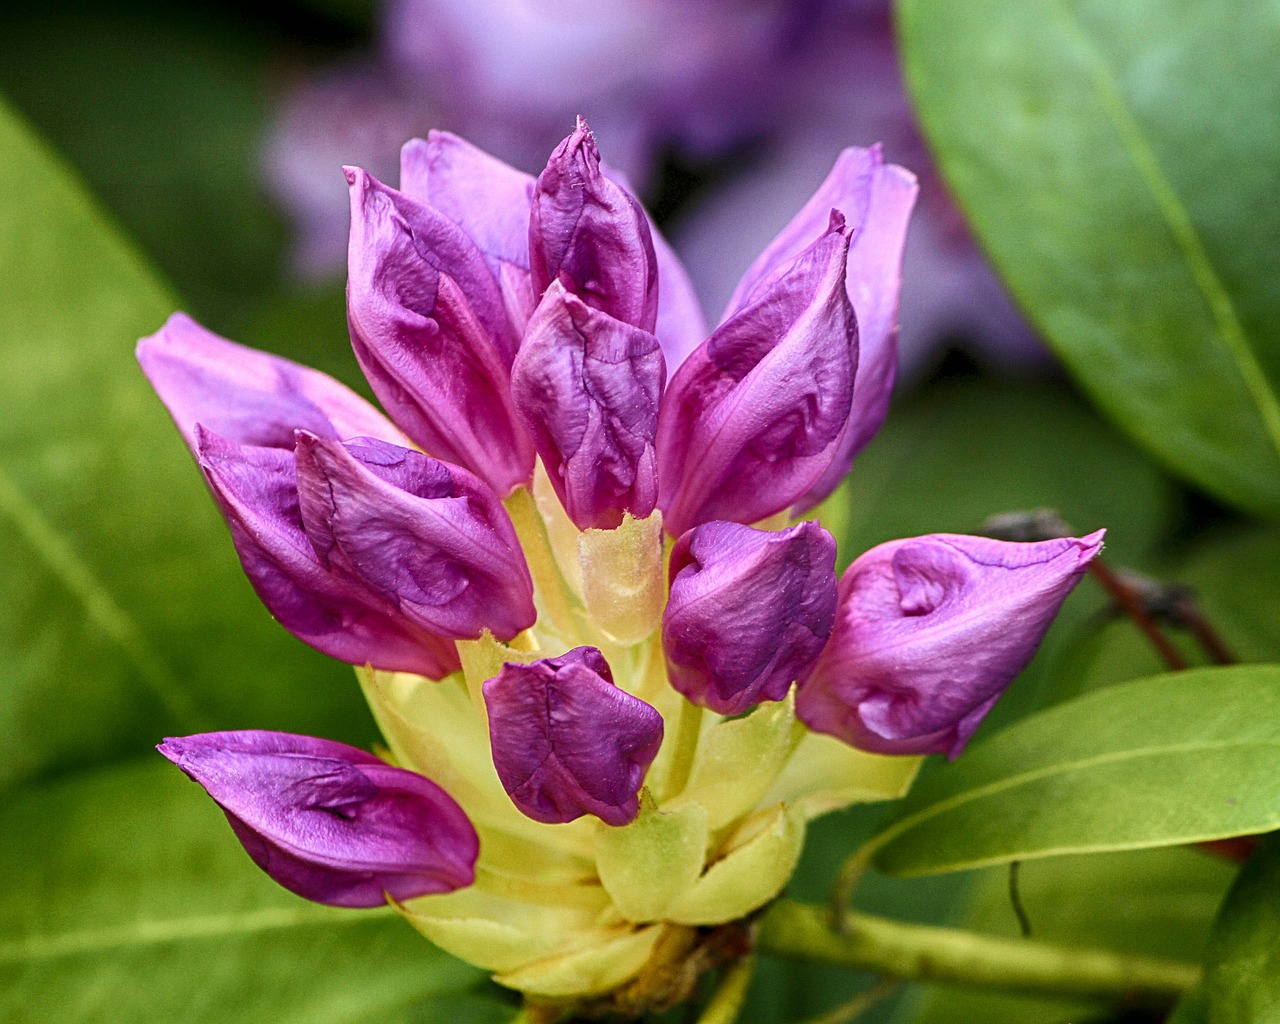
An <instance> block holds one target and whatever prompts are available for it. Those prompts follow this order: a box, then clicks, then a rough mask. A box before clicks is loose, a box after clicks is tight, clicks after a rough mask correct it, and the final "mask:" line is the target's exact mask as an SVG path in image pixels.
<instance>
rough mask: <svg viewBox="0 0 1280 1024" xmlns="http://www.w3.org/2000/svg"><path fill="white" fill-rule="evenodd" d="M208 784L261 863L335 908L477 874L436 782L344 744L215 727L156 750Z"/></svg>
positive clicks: (457, 811)
mask: <svg viewBox="0 0 1280 1024" xmlns="http://www.w3.org/2000/svg"><path fill="white" fill-rule="evenodd" d="M157 749H158V750H159V751H160V752H161V753H162V754H164V756H165V757H167V758H168V759H169V760H170V761H172V762H173V763H174V764H176V765H177V766H178V767H179V768H181V769H182V770H183V771H184V772H186V773H187V775H189V776H190V777H191V778H192V779H194V780H195V781H196V782H198V783H199V784H200V785H201V786H203V787H204V789H205V791H206V792H207V793H208V794H209V795H210V796H211V797H212V798H213V799H214V800H215V801H216V802H217V804H218V805H219V806H220V807H221V808H222V810H223V811H224V812H225V813H226V815H227V820H228V821H230V822H231V827H232V828H233V829H234V830H235V833H236V835H237V836H238V837H239V839H240V842H241V843H242V844H243V845H244V848H245V850H246V851H247V852H248V853H249V856H250V857H252V858H253V860H254V861H255V863H257V865H258V867H260V868H262V870H263V871H265V872H266V873H267V874H268V875H270V876H271V877H272V878H273V879H275V880H276V881H277V882H279V883H280V884H281V885H283V886H284V887H285V888H286V889H289V890H290V891H292V892H295V893H297V894H298V895H299V896H303V897H305V898H306V899H309V900H314V901H315V902H317V903H327V904H329V905H331V906H335V907H377V906H382V905H384V904H385V903H386V901H387V898H388V897H390V898H392V899H397V900H405V899H411V898H413V897H415V896H426V895H428V894H430V893H442V892H452V891H453V890H454V889H461V888H463V887H464V886H468V885H470V884H471V883H472V882H473V881H474V880H475V863H476V858H477V856H478V855H479V852H480V843H479V839H478V837H477V836H476V832H475V829H474V828H473V827H472V825H471V822H470V821H468V820H467V816H466V815H465V814H464V813H463V811H462V808H460V807H459V806H458V805H457V804H456V803H455V802H454V801H453V799H452V798H451V797H450V796H449V795H448V794H447V793H446V792H445V791H444V790H442V789H441V788H440V787H439V786H437V785H436V784H435V783H433V782H431V781H430V780H428V779H425V778H423V777H422V776H421V775H418V774H416V773H415V772H410V771H405V770H404V769H402V768H394V767H392V766H391V765H389V764H385V763H384V762H382V761H380V760H379V759H378V758H376V757H374V756H373V755H371V754H367V753H365V752H364V751H363V750H357V749H356V748H355V747H348V746H347V745H346V744H344V743H334V742H331V741H329V740H321V739H315V738H313V737H310V736H295V735H292V734H290V733H282V732H262V731H245V732H213V733H203V734H200V735H196V736H186V737H181V738H171V739H166V740H165V741H164V742H163V743H162V744H160V746H159V747H158V748H157Z"/></svg>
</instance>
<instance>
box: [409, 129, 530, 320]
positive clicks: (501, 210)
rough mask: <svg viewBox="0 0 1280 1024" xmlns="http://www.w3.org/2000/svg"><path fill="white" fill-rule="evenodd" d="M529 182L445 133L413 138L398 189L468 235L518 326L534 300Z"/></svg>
mask: <svg viewBox="0 0 1280 1024" xmlns="http://www.w3.org/2000/svg"><path fill="white" fill-rule="evenodd" d="M533 180H534V179H533V176H532V175H529V174H525V173H524V172H523V171H517V170H516V169H515V168H514V167H510V166H508V165H507V164H504V163H503V162H502V161H501V160H498V159H497V158H496V157H492V156H490V155H489V154H488V153H486V152H484V151H483V150H481V149H477V148H476V147H475V146H473V145H471V143H469V142H467V141H466V140H464V139H460V138H458V137H457V136H456V135H451V134H449V133H448V132H431V134H429V135H428V136H427V138H426V140H425V141H424V140H422V139H412V140H411V141H409V142H407V143H405V145H404V148H403V149H401V150H400V191H401V192H403V193H404V194H405V195H407V196H409V197H410V198H411V199H416V200H417V201H418V202H420V203H424V204H425V205H427V206H432V207H435V209H437V210H439V211H440V212H441V213H443V214H444V215H445V216H446V217H448V218H449V219H450V220H452V221H453V222H454V223H455V224H457V225H458V226H459V227H460V228H462V230H463V231H465V232H466V233H467V234H468V235H469V236H470V237H471V240H472V241H473V242H475V244H476V245H477V247H479V249H480V251H481V252H482V253H484V255H485V259H486V260H487V261H488V263H489V269H490V270H492V271H493V276H494V277H495V278H497V280H498V284H499V286H500V287H501V288H502V291H503V295H504V297H505V299H506V303H507V312H508V314H510V316H511V322H512V323H514V324H515V325H516V326H517V327H521V326H523V325H524V322H525V321H526V320H528V319H529V314H530V312H532V310H533V306H534V301H535V300H534V293H533V285H532V284H531V283H530V281H529V210H530V207H531V206H532V205H533Z"/></svg>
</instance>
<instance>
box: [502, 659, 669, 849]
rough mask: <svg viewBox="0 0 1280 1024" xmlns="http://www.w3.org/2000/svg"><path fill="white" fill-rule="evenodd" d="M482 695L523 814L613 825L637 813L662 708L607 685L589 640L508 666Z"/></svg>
mask: <svg viewBox="0 0 1280 1024" xmlns="http://www.w3.org/2000/svg"><path fill="white" fill-rule="evenodd" d="M484 700H485V705H486V707H487V708H488V710H489V740H490V745H491V746H492V749H493V763H494V767H495V768H496V769H497V771H498V778H499V779H501V780H502V785H503V787H504V788H505V789H506V791H507V793H508V794H509V795H510V797H511V800H512V802H513V803H514V804H515V805H516V807H518V808H519V809H520V811H521V812H522V813H523V814H525V815H527V816H528V817H530V818H532V819H533V820H534V821H542V822H546V823H548V824H557V823H560V822H566V821H573V820H574V819H575V818H580V817H582V816H583V815H585V814H594V815H595V816H596V817H598V818H600V819H601V820H602V821H604V822H605V823H606V824H609V825H615V826H619V825H626V824H628V823H629V822H631V821H633V820H634V819H635V817H636V815H637V814H639V813H640V802H639V792H640V785H641V783H642V782H643V781H644V775H645V772H646V771H647V770H648V768H649V765H650V764H652V763H653V759H654V758H655V757H656V756H657V754H658V748H659V747H660V746H661V745H662V733H663V726H662V716H661V715H660V714H658V712H657V711H655V710H654V709H653V708H652V707H650V706H649V705H648V704H646V703H645V702H644V701H642V700H639V699H638V698H636V697H633V696H631V695H630V694H629V693H627V692H626V691H625V690H622V689H619V688H618V687H617V686H615V685H614V683H613V675H612V673H611V672H610V670H609V665H608V663H607V662H606V661H605V660H604V656H603V655H602V654H601V653H600V652H599V651H598V650H597V649H596V648H594V647H578V648H575V649H574V650H572V651H569V652H568V653H566V654H562V655H560V656H559V657H558V658H544V659H543V660H541V661H535V662H533V663H532V664H530V665H517V664H510V663H509V664H506V665H504V666H503V667H502V671H501V672H500V673H499V674H498V675H497V676H496V677H494V678H493V679H490V680H489V681H488V682H486V683H485V684H484Z"/></svg>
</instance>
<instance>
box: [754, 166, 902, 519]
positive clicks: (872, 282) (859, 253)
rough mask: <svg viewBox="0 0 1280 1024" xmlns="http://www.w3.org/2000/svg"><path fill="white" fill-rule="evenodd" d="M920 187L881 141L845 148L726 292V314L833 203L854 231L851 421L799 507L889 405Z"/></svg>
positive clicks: (826, 486)
mask: <svg viewBox="0 0 1280 1024" xmlns="http://www.w3.org/2000/svg"><path fill="white" fill-rule="evenodd" d="M917 191H918V188H917V185H916V180H915V177H914V176H913V175H911V174H910V173H909V172H907V171H905V170H903V169H902V168H901V167H896V166H894V165H892V164H890V165H886V164H885V163H884V158H883V156H882V154H881V151H880V147H879V146H875V147H872V148H871V149H858V148H853V147H851V148H849V149H846V150H844V151H843V152H842V153H841V154H840V156H839V157H838V158H837V159H836V163H835V166H834V167H833V168H832V169H831V173H830V174H828V175H827V177H826V179H825V180H824V181H823V182H822V184H821V185H819V186H818V190H817V191H816V192H815V193H814V194H813V196H812V198H810V199H809V201H808V202H807V203H805V205H804V207H803V208H802V209H801V210H800V212H799V213H797V214H796V215H795V217H794V218H792V220H791V222H790V223H789V224H788V225H787V226H786V227H785V228H783V229H782V231H781V232H779V233H778V236H777V237H776V238H775V239H774V240H773V241H772V242H771V243H769V245H768V246H767V247H766V248H765V250H764V252H762V253H761V254H760V256H759V257H758V258H757V259H756V261H755V262H754V263H753V264H752V265H751V267H750V268H749V269H748V270H747V272H746V274H744V275H743V278H742V280H741V281H740V282H739V284H738V287H737V290H736V291H735V292H734V295H733V298H732V299H730V300H729V315H731V314H732V312H733V311H736V310H737V309H739V308H740V307H741V306H743V305H745V304H747V303H749V302H750V301H751V299H752V297H753V296H754V295H758V294H759V293H760V291H761V290H762V289H763V288H765V287H767V286H768V282H769V281H770V280H771V279H773V278H776V276H777V275H779V274H780V273H782V272H784V271H785V269H786V268H787V267H788V266H789V265H790V264H791V263H792V262H794V261H795V260H796V259H797V257H799V256H800V254H801V253H802V252H803V251H804V249H805V247H806V246H807V245H808V244H809V240H810V239H812V238H813V237H815V236H816V235H817V234H818V232H819V231H821V230H822V227H823V225H824V224H825V223H826V221H827V218H828V217H829V216H830V212H831V210H832V209H837V210H839V211H840V212H841V213H842V214H843V215H844V217H845V220H846V222H847V223H848V225H849V227H850V228H851V229H852V231H853V239H852V241H851V243H850V245H849V265H848V272H847V275H846V278H845V283H846V286H847V289H848V294H849V301H850V302H851V303H852V304H853V310H854V314H855V315H856V317H857V321H858V346H859V355H858V376H857V380H856V382H855V384H854V392H853V405H852V407H851V409H850V413H849V416H850V427H849V431H848V432H847V433H846V434H845V436H844V439H843V440H842V442H841V445H840V450H839V452H838V453H837V455H836V457H835V459H833V461H832V463H831V465H830V467H829V468H828V470H827V472H826V473H825V474H824V475H823V476H822V478H821V479H819V480H818V482H817V483H816V484H814V486H813V487H812V488H811V489H810V490H809V492H808V493H807V494H805V495H804V496H803V497H802V498H801V499H800V500H799V501H798V502H797V504H796V511H797V512H803V511H804V510H805V509H809V508H812V507H813V506H814V505H816V504H818V503H819V502H820V501H822V499H823V498H825V497H826V496H827V495H828V494H830V493H831V492H832V491H833V490H835V488H836V487H837V486H838V485H839V483H840V481H841V480H842V479H843V478H844V477H845V475H846V474H847V473H848V472H849V468H850V467H851V466H852V465H853V460H854V457H855V456H856V455H857V454H858V452H860V451H861V450H862V449H863V448H864V447H866V445H867V443H868V442H869V441H870V440H871V438H872V437H874V436H875V434H876V432H877V431H878V430H879V429H880V425H881V424H882V423H883V422H884V418H885V414H886V413H887V412H888V409H889V396H890V393H891V392H892V391H893V381H894V377H895V375H896V372H897V366H898V342H897V337H898V293H899V290H900V289H901V284H902V252H903V247H904V245H905V243H906V236H907V221H908V220H909V218H910V216H911V208H912V207H913V206H914V204H915V199H916V193H917Z"/></svg>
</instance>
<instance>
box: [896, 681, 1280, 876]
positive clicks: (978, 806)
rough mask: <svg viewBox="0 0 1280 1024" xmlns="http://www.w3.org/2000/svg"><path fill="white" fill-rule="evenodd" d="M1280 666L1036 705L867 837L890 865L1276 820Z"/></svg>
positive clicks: (966, 863)
mask: <svg viewBox="0 0 1280 1024" xmlns="http://www.w3.org/2000/svg"><path fill="white" fill-rule="evenodd" d="M1277 778H1280V666H1275V665H1251V666H1238V667H1233V668H1217V669H1198V670H1194V671H1188V672H1181V673H1175V674H1171V675H1162V676H1155V677H1153V678H1149V679H1140V680H1137V681H1135V682H1130V683H1125V684H1122V685H1120V686H1114V687H1110V688H1108V689H1106V690H1100V691H1097V692H1095V693H1091V694H1088V695H1086V696H1084V697H1081V698H1079V699H1077V700H1074V701H1070V702H1068V703H1066V704H1060V705H1058V706H1057V707H1053V708H1050V709H1048V710H1046V711H1041V712H1038V713H1036V714H1034V715H1032V716H1030V717H1029V718H1026V719H1024V720H1023V721H1021V722H1019V723H1018V724H1016V725H1014V726H1011V727H1010V728H1008V729H1006V730H1005V731H1003V732H1001V733H998V734H997V735H996V736H994V737H993V738H991V739H990V740H987V741H985V742H982V743H978V744H975V745H974V746H972V747H970V748H969V749H968V750H966V751H965V753H964V754H963V755H961V757H960V758H959V759H958V760H957V761H955V762H953V763H951V764H948V765H946V766H944V767H943V768H941V769H940V770H938V771H936V772H934V773H933V774H932V775H929V776H927V777H926V778H924V779H922V780H921V781H920V782H919V783H918V784H917V785H916V787H915V788H914V789H913V790H912V792H911V793H910V794H909V795H908V796H907V798H906V800H905V801H904V803H903V807H902V811H901V813H900V815H899V816H898V817H896V818H895V819H894V821H893V822H892V823H891V824H889V825H888V826H887V827H886V828H885V829H884V830H883V831H882V832H881V833H880V834H879V835H878V836H877V837H876V839H875V840H874V842H876V843H877V845H878V853H877V856H876V863H877V864H878V865H879V866H880V867H881V868H883V869H884V870H886V871H888V872H890V873H892V874H902V875H915V874H928V873H931V872H935V871H953V870H957V869H961V868H970V867H980V866H982V865H985V864H997V863H1002V862H1006V861H1010V860H1027V859H1030V858H1036V857H1047V856H1052V855H1056V854H1064V853H1089V852H1100V851H1103V850H1122V849H1137V848H1142V847H1150V846H1170V845H1175V844H1181V843H1188V842H1194V841H1198V840H1204V839H1214V838H1221V837H1226V836H1234V835H1244V834H1249V833H1255V832H1266V831H1269V830H1271V829H1274V828H1277V827H1280V791H1278V790H1277V787H1276V779H1277Z"/></svg>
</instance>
